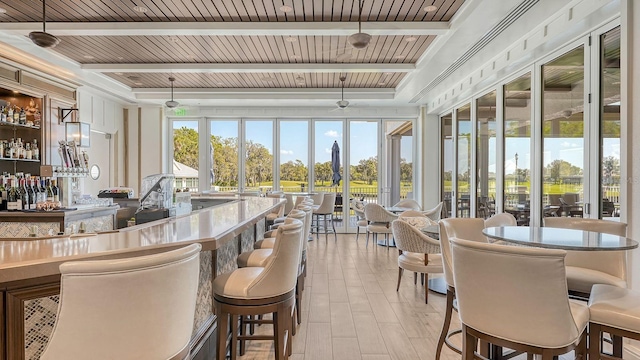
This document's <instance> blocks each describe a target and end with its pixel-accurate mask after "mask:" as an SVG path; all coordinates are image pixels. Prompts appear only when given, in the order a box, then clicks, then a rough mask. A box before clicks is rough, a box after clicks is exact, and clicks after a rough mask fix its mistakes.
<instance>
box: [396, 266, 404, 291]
mask: <svg viewBox="0 0 640 360" xmlns="http://www.w3.org/2000/svg"><path fill="white" fill-rule="evenodd" d="M403 271H404V269H403V268H401V267H398V286H396V291H398V290H400V280H402V272H403Z"/></svg>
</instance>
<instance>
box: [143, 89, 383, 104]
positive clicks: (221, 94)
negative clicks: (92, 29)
mask: <svg viewBox="0 0 640 360" xmlns="http://www.w3.org/2000/svg"><path fill="white" fill-rule="evenodd" d="M132 91H133V94H134V95H135V97H136V99H138V100H158V99H164V98H167V97H169V96H171V89H170V88H134V89H132ZM173 96H174V99H178V100H180V99H211V98H212V97H215V98H216V99H238V96H242V99H309V98H310V97H311V98H313V99H328V100H332V99H336V98H340V89H337V88H258V89H256V88H178V89H174V95H173ZM344 97H345V99H348V100H349V101H351V100H392V99H394V98H395V89H393V88H375V89H370V88H348V89H344Z"/></svg>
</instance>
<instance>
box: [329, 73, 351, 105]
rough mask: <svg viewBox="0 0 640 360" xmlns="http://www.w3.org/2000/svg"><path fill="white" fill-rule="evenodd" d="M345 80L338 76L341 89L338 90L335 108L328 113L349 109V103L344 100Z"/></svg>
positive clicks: (342, 76)
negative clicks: (339, 94) (338, 95)
mask: <svg viewBox="0 0 640 360" xmlns="http://www.w3.org/2000/svg"><path fill="white" fill-rule="evenodd" d="M345 80H347V76H346V75H342V74H340V82H341V83H342V85H341V89H340V93H341V96H340V100H339V101H336V105H337V107H336V108H335V109H332V110H329V112H332V111H336V110H346V109H347V107H349V102H348V101H347V100H345V99H344V82H345Z"/></svg>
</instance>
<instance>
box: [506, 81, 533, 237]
mask: <svg viewBox="0 0 640 360" xmlns="http://www.w3.org/2000/svg"><path fill="white" fill-rule="evenodd" d="M530 191H531V74H530V73H527V74H524V75H522V76H520V77H518V78H517V79H515V80H513V81H511V82H509V83H508V84H506V85H505V86H504V211H505V212H508V213H511V214H512V215H514V216H515V217H516V219H517V221H518V224H519V225H529V220H530V219H529V213H530V204H531V203H530V201H529V194H530Z"/></svg>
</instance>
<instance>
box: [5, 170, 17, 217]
mask: <svg viewBox="0 0 640 360" xmlns="http://www.w3.org/2000/svg"><path fill="white" fill-rule="evenodd" d="M11 180H13V179H12V178H9V179H8V180H7V181H8V183H7V186H8V188H9V192H8V193H7V210H9V211H16V210H18V204H17V202H18V191H17V190H18V189H17V188H16V187H15V186H13V185H14V184H15V183H14V182H13V181H11Z"/></svg>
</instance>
